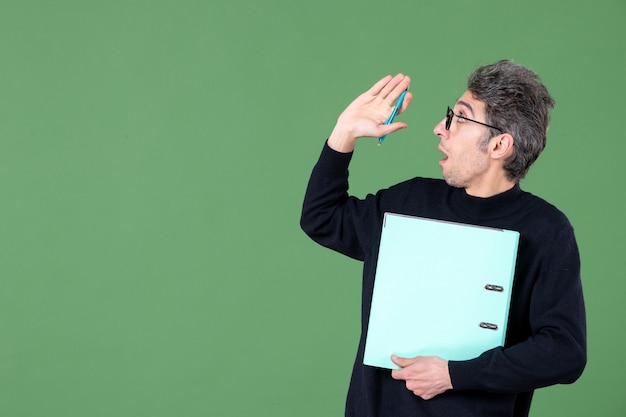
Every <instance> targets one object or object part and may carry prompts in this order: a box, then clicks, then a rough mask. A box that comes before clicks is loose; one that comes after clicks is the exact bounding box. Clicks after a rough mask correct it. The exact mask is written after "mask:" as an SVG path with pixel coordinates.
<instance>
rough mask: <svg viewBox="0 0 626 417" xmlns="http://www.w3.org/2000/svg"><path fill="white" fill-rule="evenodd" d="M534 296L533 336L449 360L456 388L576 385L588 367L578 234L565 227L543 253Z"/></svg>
mask: <svg viewBox="0 0 626 417" xmlns="http://www.w3.org/2000/svg"><path fill="white" fill-rule="evenodd" d="M541 257H542V259H543V260H542V267H541V269H540V273H539V276H538V279H537V280H536V281H535V283H534V285H533V288H532V293H531V295H530V306H529V324H530V333H531V336H530V337H529V338H528V339H526V340H524V341H521V342H519V343H516V344H513V345H511V346H508V347H505V348H501V347H500V348H495V349H492V350H489V351H487V352H485V353H483V354H482V355H481V356H479V357H478V358H475V359H472V360H468V361H451V362H449V371H450V376H451V379H452V385H453V387H454V389H455V390H467V389H478V390H486V391H491V392H501V393H510V392H525V391H530V390H533V389H535V388H540V387H544V386H549V385H553V384H558V383H572V382H574V381H575V380H576V379H577V378H578V377H579V376H580V375H581V374H582V371H583V369H584V367H585V364H586V360H587V356H586V327H585V308H584V301H583V293H582V285H581V280H580V260H579V253H578V247H577V245H576V240H575V237H574V232H573V230H572V229H571V226H570V227H567V228H565V229H564V230H562V231H561V232H560V233H558V235H557V236H555V238H554V241H552V242H551V243H550V245H549V246H548V248H547V250H546V251H544V253H542V254H541Z"/></svg>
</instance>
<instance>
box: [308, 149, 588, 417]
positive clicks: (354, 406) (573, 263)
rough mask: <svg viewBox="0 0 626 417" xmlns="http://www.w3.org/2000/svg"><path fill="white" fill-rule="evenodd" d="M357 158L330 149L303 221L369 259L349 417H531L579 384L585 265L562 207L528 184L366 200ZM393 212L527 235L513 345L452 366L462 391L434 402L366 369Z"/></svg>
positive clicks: (326, 241) (512, 321) (512, 316)
mask: <svg viewBox="0 0 626 417" xmlns="http://www.w3.org/2000/svg"><path fill="white" fill-rule="evenodd" d="M351 158H352V154H351V153H348V154H344V153H339V152H335V151H334V150H332V149H331V148H329V147H328V146H327V145H326V146H325V147H324V150H323V151H322V154H321V156H320V158H319V161H318V162H317V164H316V165H315V167H314V169H313V172H312V174H311V178H310V181H309V184H308V188H307V191H306V196H305V199H304V204H303V209H302V217H301V227H302V229H303V230H304V231H305V232H306V233H307V234H308V235H309V236H310V237H311V238H312V239H313V240H315V241H316V242H318V243H320V244H321V245H323V246H326V247H328V248H330V249H333V250H335V251H338V252H340V253H343V254H345V255H347V256H350V257H352V258H354V259H357V260H360V261H363V262H364V264H363V289H362V311H361V338H360V342H359V347H358V352H357V355H356V359H355V362H354V367H353V372H352V378H351V381H350V388H349V392H348V398H347V401H346V416H355V417H356V416H358V417H374V416H380V417H402V416H407V417H408V416H447V417H448V416H455V417H460V416H515V417H519V416H527V415H528V412H529V408H530V402H531V399H532V393H533V390H534V389H535V388H539V387H544V386H548V385H553V384H557V383H571V382H574V381H575V380H576V379H577V378H578V377H579V376H580V375H581V373H582V371H583V368H584V367H585V363H586V330H585V309H584V302H583V293H582V287H581V281H580V261H579V254H578V247H577V245H576V240H575V237H574V231H573V229H572V226H571V225H570V223H569V221H568V220H567V218H566V217H565V216H564V215H563V214H562V213H561V212H560V211H559V210H557V209H556V208H555V207H554V206H552V205H550V204H549V203H547V202H546V201H544V200H542V199H540V198H538V197H536V196H534V195H532V194H530V193H527V192H525V191H522V190H521V189H520V187H519V186H515V187H513V188H512V189H510V190H509V191H506V192H504V193H502V194H499V195H496V196H493V197H490V198H478V197H472V196H470V195H468V194H467V193H466V192H465V190H464V189H461V188H454V187H450V186H448V185H447V184H446V183H445V182H444V181H443V180H436V179H425V178H413V179H411V180H408V181H405V182H402V183H400V184H397V185H395V186H393V187H391V188H388V189H386V190H381V191H379V192H377V193H376V194H375V195H372V194H370V195H368V196H367V197H366V198H364V199H358V198H355V197H352V196H349V195H348V165H349V163H350V160H351ZM385 212H394V213H400V214H407V215H412V216H420V217H427V218H432V219H440V220H447V221H454V222H461V223H467V224H473V225H480V226H488V227H497V228H503V229H509V230H515V231H518V232H519V233H520V242H519V249H518V257H517V263H516V269H515V278H514V286H513V292H512V299H511V308H510V313H509V322H508V325H507V334H506V342H505V346H504V347H503V348H501V347H499V348H495V349H491V350H489V351H487V352H485V353H483V354H482V355H480V356H479V357H477V358H475V359H472V360H467V361H450V362H449V365H448V366H449V371H450V377H451V379H452V385H453V389H452V390H450V391H447V392H446V393H444V394H442V395H439V396H437V397H435V398H434V399H432V400H429V401H425V400H422V399H421V398H419V397H416V396H415V395H414V394H413V393H412V392H410V391H408V390H407V389H406V387H405V385H404V381H397V380H394V379H392V378H391V375H390V372H391V371H390V370H386V369H379V368H374V367H369V366H365V365H363V351H364V347H365V336H366V333H367V326H368V319H369V310H370V304H371V300H372V290H373V286H374V275H375V270H376V259H377V253H378V245H379V242H380V234H381V228H382V218H383V214H384V213H385ZM488 260H489V254H488V253H486V254H485V262H488ZM450 262H454V254H453V253H451V254H450ZM450 308H454V306H450Z"/></svg>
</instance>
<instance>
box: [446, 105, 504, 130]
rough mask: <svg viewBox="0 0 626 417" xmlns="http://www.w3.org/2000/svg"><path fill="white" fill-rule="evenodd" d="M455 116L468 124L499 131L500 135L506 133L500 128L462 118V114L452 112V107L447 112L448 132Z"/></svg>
mask: <svg viewBox="0 0 626 417" xmlns="http://www.w3.org/2000/svg"><path fill="white" fill-rule="evenodd" d="M454 116H456V117H458V118H459V119H463V120H467V121H468V122H474V123H478V124H479V125H483V126H487V127H490V128H492V129H496V130H499V131H500V133H504V130H502V129H500V128H499V127H495V126H492V125H488V124H487V123H483V122H479V121H478V120H472V119H468V118H467V117H465V116H461V115H460V114H454V111H452V109H451V108H450V107H448V111H447V112H446V130H450V126H451V125H452V118H453V117H454Z"/></svg>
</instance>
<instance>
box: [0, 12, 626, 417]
mask: <svg viewBox="0 0 626 417" xmlns="http://www.w3.org/2000/svg"><path fill="white" fill-rule="evenodd" d="M625 18H626V2H624V1H623V0H613V1H601V0H599V1H596V2H590V1H560V2H557V1H547V0H533V1H523V2H520V1H516V2H512V1H511V2H509V1H495V0H494V1H476V2H462V1H458V0H447V1H440V0H421V1H416V0H397V1H394V2H381V1H371V0H362V1H356V0H355V1H341V0H316V1H311V2H298V1H293V0H291V1H288V0H263V1H256V0H244V1H237V0H205V1H199V0H198V1H190V0H176V1H174V0H171V1H170V0H152V1H148V0H144V1H141V0H125V1H120V0H113V1H78V0H75V1H68V0H57V1H44V0H40V1H29V0H24V1H18V0H0V196H1V199H0V414H1V415H2V416H7V417H19V416H64V417H71V416H151V417H156V416H207V415H211V416H274V417H276V416H339V415H343V414H342V413H343V403H344V398H345V392H346V389H347V385H348V381H349V373H350V369H351V364H352V360H353V356H354V353H355V350H356V345H357V342H358V328H359V307H360V298H359V282H360V264H359V263H358V262H355V261H352V260H349V259H347V258H344V257H342V256H340V255H338V254H335V253H333V252H331V251H328V250H326V249H324V248H321V247H318V246H317V245H316V244H314V243H313V242H312V241H310V240H309V239H308V238H307V237H306V236H305V235H304V234H303V233H302V232H301V231H300V229H299V225H298V221H299V214H300V213H299V211H300V206H301V202H302V197H303V193H304V188H305V186H306V181H307V179H308V175H309V172H310V169H311V167H312V165H313V164H314V162H315V161H316V159H317V156H318V154H319V151H320V150H321V147H322V144H323V141H324V139H325V138H326V137H327V135H328V134H329V132H330V130H331V129H332V126H333V124H334V122H335V120H336V117H337V115H338V114H339V112H340V111H341V110H342V109H343V108H344V107H345V106H346V105H347V104H348V103H349V102H350V101H351V100H352V99H353V98H354V97H355V96H356V95H358V94H360V93H361V92H362V91H364V90H365V89H367V88H368V87H369V86H370V85H371V84H372V83H373V82H375V81H376V80H378V79H379V78H381V77H382V76H383V75H386V74H388V73H391V74H393V73H397V72H404V73H407V74H409V75H411V76H412V80H413V81H412V85H411V90H412V91H413V93H414V96H415V98H414V103H413V105H412V107H411V109H410V110H409V111H408V112H407V113H405V114H403V115H402V116H401V117H402V120H404V121H407V122H408V123H409V124H410V128H409V129H407V130H404V131H402V132H398V133H397V134H394V135H392V136H391V137H389V138H388V139H387V141H386V142H385V144H384V146H383V147H380V148H378V147H377V146H376V145H375V141H374V140H370V141H368V140H364V141H362V142H361V143H360V144H359V146H358V149H357V154H356V156H355V159H354V163H353V165H352V169H351V174H352V177H351V185H352V190H353V193H354V194H356V195H364V194H365V193H367V192H372V191H375V190H377V189H378V188H381V187H385V186H388V185H391V184H393V183H395V182H398V181H400V180H403V179H406V178H409V177H412V176H415V175H422V176H434V177H440V175H441V174H440V169H439V167H438V165H437V160H438V159H439V158H440V155H441V154H440V153H439V152H438V151H437V149H436V144H437V140H436V138H435V136H434V135H433V134H432V128H433V126H434V125H435V124H436V123H437V122H438V121H439V120H441V119H442V118H443V116H444V111H445V108H446V106H447V105H449V104H450V103H453V102H454V100H455V99H456V98H457V97H458V96H459V95H460V94H461V93H462V92H463V91H464V82H465V79H466V76H467V75H468V74H469V72H471V70H472V69H473V68H474V67H475V66H477V65H480V64H484V63H489V62H492V61H495V60H498V59H502V58H510V59H513V60H515V61H517V62H520V63H523V64H525V65H527V66H529V67H530V68H532V69H534V70H536V71H537V72H538V73H539V74H540V75H541V76H542V78H543V80H544V82H545V83H546V84H547V85H548V87H549V88H550V90H551V92H552V94H553V96H554V97H555V99H556V101H557V106H556V109H555V110H554V113H553V123H552V125H551V129H550V135H549V144H548V147H547V148H546V151H545V152H544V154H543V155H542V156H541V158H540V159H539V161H538V162H537V163H536V165H535V166H534V168H533V169H532V170H531V172H530V174H529V176H528V178H527V179H525V180H524V182H523V183H522V186H523V188H524V189H526V190H528V191H531V192H532V193H534V194H537V195H539V196H542V197H544V198H546V199H548V200H549V201H550V202H552V203H554V204H555V205H557V206H558V207H559V208H561V209H562V210H563V211H564V212H565V213H566V214H567V215H568V216H569V218H570V220H571V222H572V223H573V225H574V226H575V229H576V233H577V237H578V240H579V246H580V249H581V254H582V262H583V264H582V265H583V270H582V271H583V282H584V287H585V296H586V301H587V309H588V328H589V362H588V366H587V369H586V371H585V373H584V374H583V376H582V377H581V379H580V380H579V381H578V382H576V383H575V384H574V385H566V386H555V387H550V388H546V389H542V390H539V391H538V392H537V393H536V397H535V401H534V405H533V409H532V412H531V415H532V416H534V417H541V416H555V415H563V416H564V415H567V416H585V417H586V416H589V415H598V416H624V415H626V400H625V399H624V395H623V391H624V388H626V383H625V382H624V373H625V371H626V366H625V365H624V361H623V352H624V351H625V350H626V337H625V336H624V332H623V328H624V327H623V321H624V318H626V303H624V296H625V295H626V280H625V279H624V278H625V274H624V270H625V266H626V256H624V249H625V246H626V245H625V244H624V242H625V240H626V233H625V232H626V228H625V226H624V213H626V198H625V191H624V188H623V182H624V179H625V175H624V174H625V169H624V164H623V158H624V154H625V151H626V146H625V142H626V140H625V139H624V133H623V130H624V129H623V125H622V121H623V118H624V110H623V108H624V104H623V103H624V97H626V87H625V83H624V78H623V76H624V73H625V72H626V57H625V53H626V48H625V46H626V45H625V43H626V26H624V20H625Z"/></svg>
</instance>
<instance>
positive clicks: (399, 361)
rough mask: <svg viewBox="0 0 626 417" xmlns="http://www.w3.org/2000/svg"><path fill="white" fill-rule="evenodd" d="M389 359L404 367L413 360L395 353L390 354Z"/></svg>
mask: <svg viewBox="0 0 626 417" xmlns="http://www.w3.org/2000/svg"><path fill="white" fill-rule="evenodd" d="M391 361H392V362H393V363H395V364H396V365H398V366H399V367H401V368H404V367H405V366H409V365H410V364H412V363H413V361H414V360H413V359H409V358H401V357H400V356H397V355H391Z"/></svg>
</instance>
